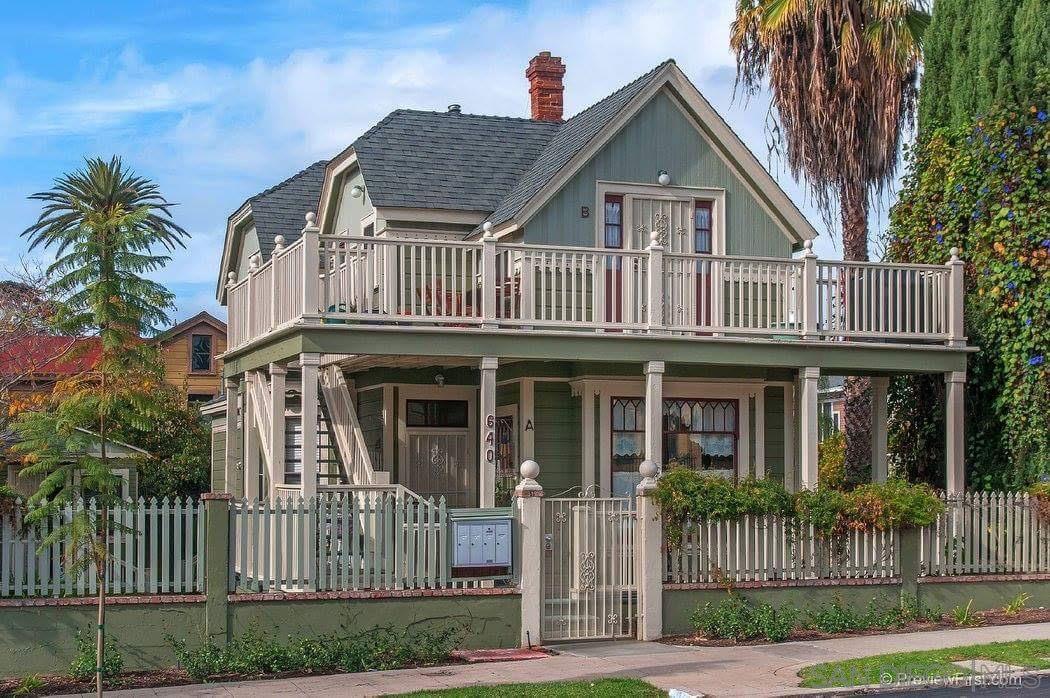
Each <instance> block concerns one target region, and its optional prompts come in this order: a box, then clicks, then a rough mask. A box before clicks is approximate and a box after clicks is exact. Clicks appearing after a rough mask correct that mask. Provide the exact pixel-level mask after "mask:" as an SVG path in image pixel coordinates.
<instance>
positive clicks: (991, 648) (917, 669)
mask: <svg viewBox="0 0 1050 698" xmlns="http://www.w3.org/2000/svg"><path fill="white" fill-rule="evenodd" d="M1046 657H1050V640H1017V641H1015V642H993V643H989V644H985V645H967V646H965V647H950V648H948V649H943V650H926V651H922V652H899V653H896V654H879V655H875V656H874V657H863V658H861V659H849V660H846V661H843V662H827V663H825V664H816V665H814V666H811V667H807V668H805V669H803V670H802V671H800V672H799V676H800V677H802V684H801V685H802V686H804V687H805V688H829V687H847V686H866V685H869V684H878V683H893V682H896V681H899V680H909V679H915V678H919V679H930V680H932V679H943V678H950V677H954V676H967V675H969V674H970V673H971V672H970V671H968V670H967V669H963V668H961V667H957V666H955V665H954V664H952V662H957V661H962V660H968V659H986V660H991V661H995V662H1002V663H1003V664H1010V665H1012V666H1022V667H1028V668H1031V669H1050V661H1047V660H1046V659H1045V658H1046Z"/></svg>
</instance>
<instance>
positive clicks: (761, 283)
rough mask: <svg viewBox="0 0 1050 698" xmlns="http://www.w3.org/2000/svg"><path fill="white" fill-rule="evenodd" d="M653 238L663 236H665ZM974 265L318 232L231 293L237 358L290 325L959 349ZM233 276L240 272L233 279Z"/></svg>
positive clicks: (308, 232)
mask: <svg viewBox="0 0 1050 698" xmlns="http://www.w3.org/2000/svg"><path fill="white" fill-rule="evenodd" d="M654 237H655V236H654ZM962 273H963V270H962V262H961V261H959V260H958V258H957V257H954V256H953V257H952V259H951V260H950V261H948V262H947V263H946V264H945V265H919V264H884V263H874V262H842V261H825V260H819V259H817V257H816V256H815V255H814V254H813V253H812V251H811V250H810V249H809V248H808V247H807V249H806V250H805V253H804V254H803V256H802V257H801V258H797V259H774V258H759V257H732V256H712V255H698V254H671V253H667V252H665V250H664V249H663V247H662V246H661V245H660V244H658V241H655V242H653V244H651V245H650V246H649V248H647V249H645V250H641V251H638V250H611V249H598V248H584V247H558V246H549V245H542V246H539V245H528V244H520V243H503V242H498V241H496V240H495V239H494V238H491V237H486V238H485V239H483V240H479V241H476V242H464V241H446V240H434V239H407V238H405V237H391V238H386V237H384V238H375V237H348V236H341V235H320V234H318V231H317V229H316V228H313V227H309V226H308V227H307V228H306V229H305V230H304V231H303V235H302V237H300V238H299V239H298V240H296V241H295V242H294V243H293V244H291V245H288V246H284V245H283V244H281V241H280V239H279V240H278V245H277V247H276V249H275V251H274V253H273V256H272V257H271V259H270V260H268V261H266V262H265V263H264V264H259V263H258V260H256V262H253V264H252V265H251V269H250V271H249V273H248V274H247V275H246V277H245V278H243V279H236V278H231V279H230V280H229V284H228V288H227V303H228V306H229V343H230V349H231V350H236V349H238V348H242V347H245V346H247V345H249V344H252V343H253V342H256V341H258V340H261V339H263V338H265V337H266V336H267V335H268V334H270V333H272V332H275V331H277V330H280V329H282V328H285V327H288V326H292V325H300V326H305V325H334V324H345V325H360V324H366V325H386V326H396V327H406V328H410V327H418V326H431V327H435V326H436V327H448V328H487V329H514V330H520V331H531V332H551V331H571V332H591V333H605V334H609V335H610V336H613V337H622V336H624V335H629V334H637V333H646V334H667V335H675V336H680V337H690V338H695V339H697V340H698V341H703V340H704V339H705V338H708V337H712V336H715V337H717V336H723V337H733V336H737V337H751V338H758V339H766V340H776V341H787V340H793V339H807V340H813V341H829V342H832V341H837V342H842V341H853V342H897V343H914V344H942V345H946V346H952V347H958V346H962V345H964V343H965V340H964V337H963V317H962V308H963V302H962V301H963V296H962V294H963V276H962ZM232 276H233V275H232V274H231V277H232Z"/></svg>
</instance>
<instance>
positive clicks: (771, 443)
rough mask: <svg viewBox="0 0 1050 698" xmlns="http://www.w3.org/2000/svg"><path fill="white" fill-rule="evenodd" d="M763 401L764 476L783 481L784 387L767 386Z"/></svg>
mask: <svg viewBox="0 0 1050 698" xmlns="http://www.w3.org/2000/svg"><path fill="white" fill-rule="evenodd" d="M764 403H765V422H766V423H765V440H766V443H765V446H766V459H765V460H766V477H768V478H770V479H773V480H779V481H780V482H783V481H784V388H783V387H781V386H779V385H771V386H767V387H766V389H765V393H764Z"/></svg>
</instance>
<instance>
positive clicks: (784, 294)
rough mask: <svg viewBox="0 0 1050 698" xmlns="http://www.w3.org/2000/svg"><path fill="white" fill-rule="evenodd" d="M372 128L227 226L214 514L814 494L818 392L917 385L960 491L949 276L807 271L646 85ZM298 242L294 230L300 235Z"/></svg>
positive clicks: (790, 238) (703, 112) (688, 90)
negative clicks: (336, 497)
mask: <svg viewBox="0 0 1050 698" xmlns="http://www.w3.org/2000/svg"><path fill="white" fill-rule="evenodd" d="M564 73H565V67H564V66H563V64H562V62H561V59H559V58H557V57H554V56H551V55H550V54H549V53H546V52H544V53H540V54H539V55H537V56H536V57H535V58H533V59H532V61H531V62H530V63H529V65H528V69H527V71H526V73H525V75H526V77H527V78H528V81H529V94H530V96H531V106H532V113H531V118H517V117H507V116H481V115H474V114H467V113H464V112H462V111H461V109H460V107H459V106H458V105H451V106H450V107H449V108H448V110H447V111H445V112H428V111H415V110H409V109H399V110H397V111H394V112H393V113H391V114H390V115H388V116H387V117H386V118H384V119H383V120H382V121H380V122H379V123H377V124H376V125H375V126H373V127H372V128H371V129H369V130H368V131H367V132H366V133H364V134H363V135H362V136H361V137H360V138H358V139H357V140H356V141H355V142H354V143H353V144H352V145H350V146H349V147H348V148H347V149H346V150H344V151H343V152H341V153H339V154H338V155H336V156H335V157H334V158H332V159H331V160H329V161H322V162H318V163H315V164H313V165H311V166H309V167H307V168H306V169H305V170H303V171H302V172H300V173H298V174H296V175H294V176H293V177H291V178H290V179H287V180H285V181H284V182H281V183H280V184H277V185H276V186H274V187H273V188H271V189H268V190H266V191H264V192H262V193H260V194H258V195H257V196H255V197H252V198H251V199H249V200H248V201H246V202H245V203H244V204H243V205H242V206H241V207H240V208H239V209H238V210H237V211H236V212H235V213H234V214H233V215H232V216H231V217H230V219H229V224H228V227H227V235H226V243H225V249H224V252H223V258H222V268H221V270H220V277H219V283H218V287H217V293H218V297H219V300H220V301H221V302H222V303H224V304H225V305H226V306H227V307H228V308H229V346H228V348H227V350H226V352H225V354H224V355H223V361H224V371H225V379H226V384H225V394H226V396H227V399H225V400H222V401H219V402H216V403H213V404H211V405H210V406H208V407H206V408H205V411H206V412H210V413H211V414H212V416H213V417H214V428H215V441H214V466H215V467H214V474H213V486H214V488H215V489H216V490H225V491H229V492H231V493H233V494H235V495H236V496H239V497H240V496H244V497H248V498H268V497H275V496H282V495H285V494H295V495H302V496H304V497H310V496H313V495H315V494H317V493H319V492H326V491H339V490H340V489H348V488H351V487H360V486H377V485H394V486H397V485H400V486H403V487H404V488H407V489H408V490H411V491H413V492H415V493H418V494H419V495H422V496H426V497H429V496H432V495H440V496H444V497H445V498H446V500H447V501H448V502H449V505H450V506H458V507H473V506H480V507H489V506H493V505H494V504H497V503H501V502H502V501H504V500H505V499H506V497H507V495H508V493H509V491H510V489H511V488H512V487H513V485H514V484H515V483H516V482H517V481H518V479H519V478H518V474H517V471H518V468H517V466H518V464H519V463H521V462H522V461H523V460H525V459H534V460H536V461H537V462H538V463H539V465H540V471H541V472H540V475H539V478H538V479H539V482H540V484H541V485H542V486H543V488H544V490H545V491H546V492H547V493H548V496H557V495H559V494H562V493H565V494H578V493H582V494H585V495H587V496H592V497H593V496H600V497H618V496H629V495H630V494H631V493H632V492H633V491H634V486H635V484H636V483H637V482H638V480H639V479H640V478H639V475H638V466H639V463H640V462H641V461H642V460H643V459H645V458H648V459H651V460H653V461H654V462H655V463H657V464H660V465H661V466H662V467H669V466H671V465H675V466H677V467H688V468H695V469H697V470H702V471H705V472H709V473H712V474H718V475H721V476H725V477H729V478H742V477H746V476H748V475H754V476H757V477H767V478H776V479H778V480H782V481H783V482H784V483H785V484H786V485H787V486H788V487H789V488H794V489H797V488H802V487H814V486H815V485H816V480H817V422H818V379H819V377H820V376H821V375H867V376H871V378H872V380H873V385H874V390H873V392H874V400H875V408H874V409H873V435H874V436H873V444H872V452H873V467H872V476H873V478H875V479H880V478H885V477H886V469H887V465H886V464H887V454H886V450H887V449H886V418H887V408H886V388H887V382H888V380H889V378H890V377H891V376H893V375H898V374H904V373H939V374H943V375H944V377H945V381H946V390H947V392H948V402H947V405H948V419H947V444H948V448H947V459H948V463H947V466H948V468H947V472H948V479H947V483H946V486H947V488H948V489H949V490H953V491H957V490H961V489H962V488H963V463H962V458H963V448H962V439H963V402H962V389H963V383H964V381H965V369H966V356H967V352H968V351H970V349H968V348H967V346H966V342H965V338H964V336H963V329H962V328H963V324H962V307H963V303H962V293H963V285H962V263H961V262H959V261H958V260H957V259H956V258H955V257H953V258H952V259H945V260H944V261H945V264H944V265H933V266H923V265H911V264H908V265H904V264H882V263H855V262H849V263H847V262H841V261H833V260H821V259H817V257H816V256H815V255H814V254H813V252H812V250H811V240H812V239H813V238H814V237H815V236H816V234H817V233H816V231H815V230H814V228H813V226H812V225H811V224H810V223H809V222H808V221H807V220H806V219H805V217H804V216H803V215H802V214H801V213H800V212H799V210H798V208H796V206H795V205H794V204H793V203H792V202H791V201H790V199H789V198H788V197H787V195H786V194H785V193H784V192H783V191H782V190H781V188H780V187H779V186H778V185H777V183H776V182H775V181H774V180H773V178H772V177H771V176H770V175H769V173H768V172H767V171H766V170H765V169H764V168H763V166H762V165H761V164H760V163H759V161H758V160H757V159H756V158H755V156H754V155H753V154H752V153H751V152H750V151H749V150H748V149H747V147H746V146H745V145H744V144H743V143H742V142H741V140H740V139H739V137H737V135H736V134H735V133H734V132H733V130H732V128H731V127H730V126H729V124H727V123H726V121H725V120H724V119H723V118H722V117H721V116H719V114H717V113H716V112H715V111H714V109H713V108H712V107H711V105H710V104H709V103H708V102H707V100H706V99H704V97H703V95H701V94H700V92H699V91H697V89H696V87H694V85H693V84H692V83H691V82H690V81H689V79H688V78H687V77H686V76H685V75H684V74H683V73H682V71H681V70H680V69H679V68H678V66H677V65H676V64H675V63H674V62H673V61H667V62H665V63H662V64H660V65H658V66H656V67H655V68H654V69H652V70H651V71H649V72H648V73H646V74H645V75H642V76H641V77H639V78H637V79H635V80H633V81H632V82H629V83H628V84H626V85H625V86H624V87H622V88H621V89H619V90H617V91H616V92H614V93H613V94H611V95H609V96H608V97H606V98H604V99H602V100H601V101H600V102H598V103H596V104H594V105H593V106H591V107H589V108H587V109H585V110H583V111H582V112H580V113H579V114H576V115H575V116H573V117H571V118H569V119H563V118H562V96H563V85H562V78H563V75H564ZM304 223H305V225H304Z"/></svg>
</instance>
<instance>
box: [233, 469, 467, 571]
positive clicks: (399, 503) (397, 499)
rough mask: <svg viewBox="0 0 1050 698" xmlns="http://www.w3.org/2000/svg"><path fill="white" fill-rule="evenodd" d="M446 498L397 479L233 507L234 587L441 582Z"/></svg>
mask: <svg viewBox="0 0 1050 698" xmlns="http://www.w3.org/2000/svg"><path fill="white" fill-rule="evenodd" d="M447 530H448V515H447V511H446V507H445V500H444V498H441V499H440V500H438V501H436V502H435V501H434V499H433V498H431V499H422V498H420V497H418V496H416V495H414V494H413V493H411V492H410V491H408V490H405V489H404V488H402V487H398V486H396V485H389V486H385V487H384V486H378V487H369V488H362V489H361V490H358V491H348V492H345V493H339V494H334V495H330V496H320V497H315V498H311V499H310V500H303V499H302V498H297V499H292V498H289V499H283V500H282V499H276V500H273V501H253V502H248V501H241V502H239V503H235V504H234V505H233V508H232V509H231V530H230V540H231V543H232V551H231V570H230V572H231V574H230V588H231V590H236V591H247V592H262V591H281V590H284V591H348V590H359V589H373V590H378V589H436V588H441V587H445V586H450V585H453V582H451V580H450V579H449V578H448V576H447V572H446V570H447V569H448V538H447Z"/></svg>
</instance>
